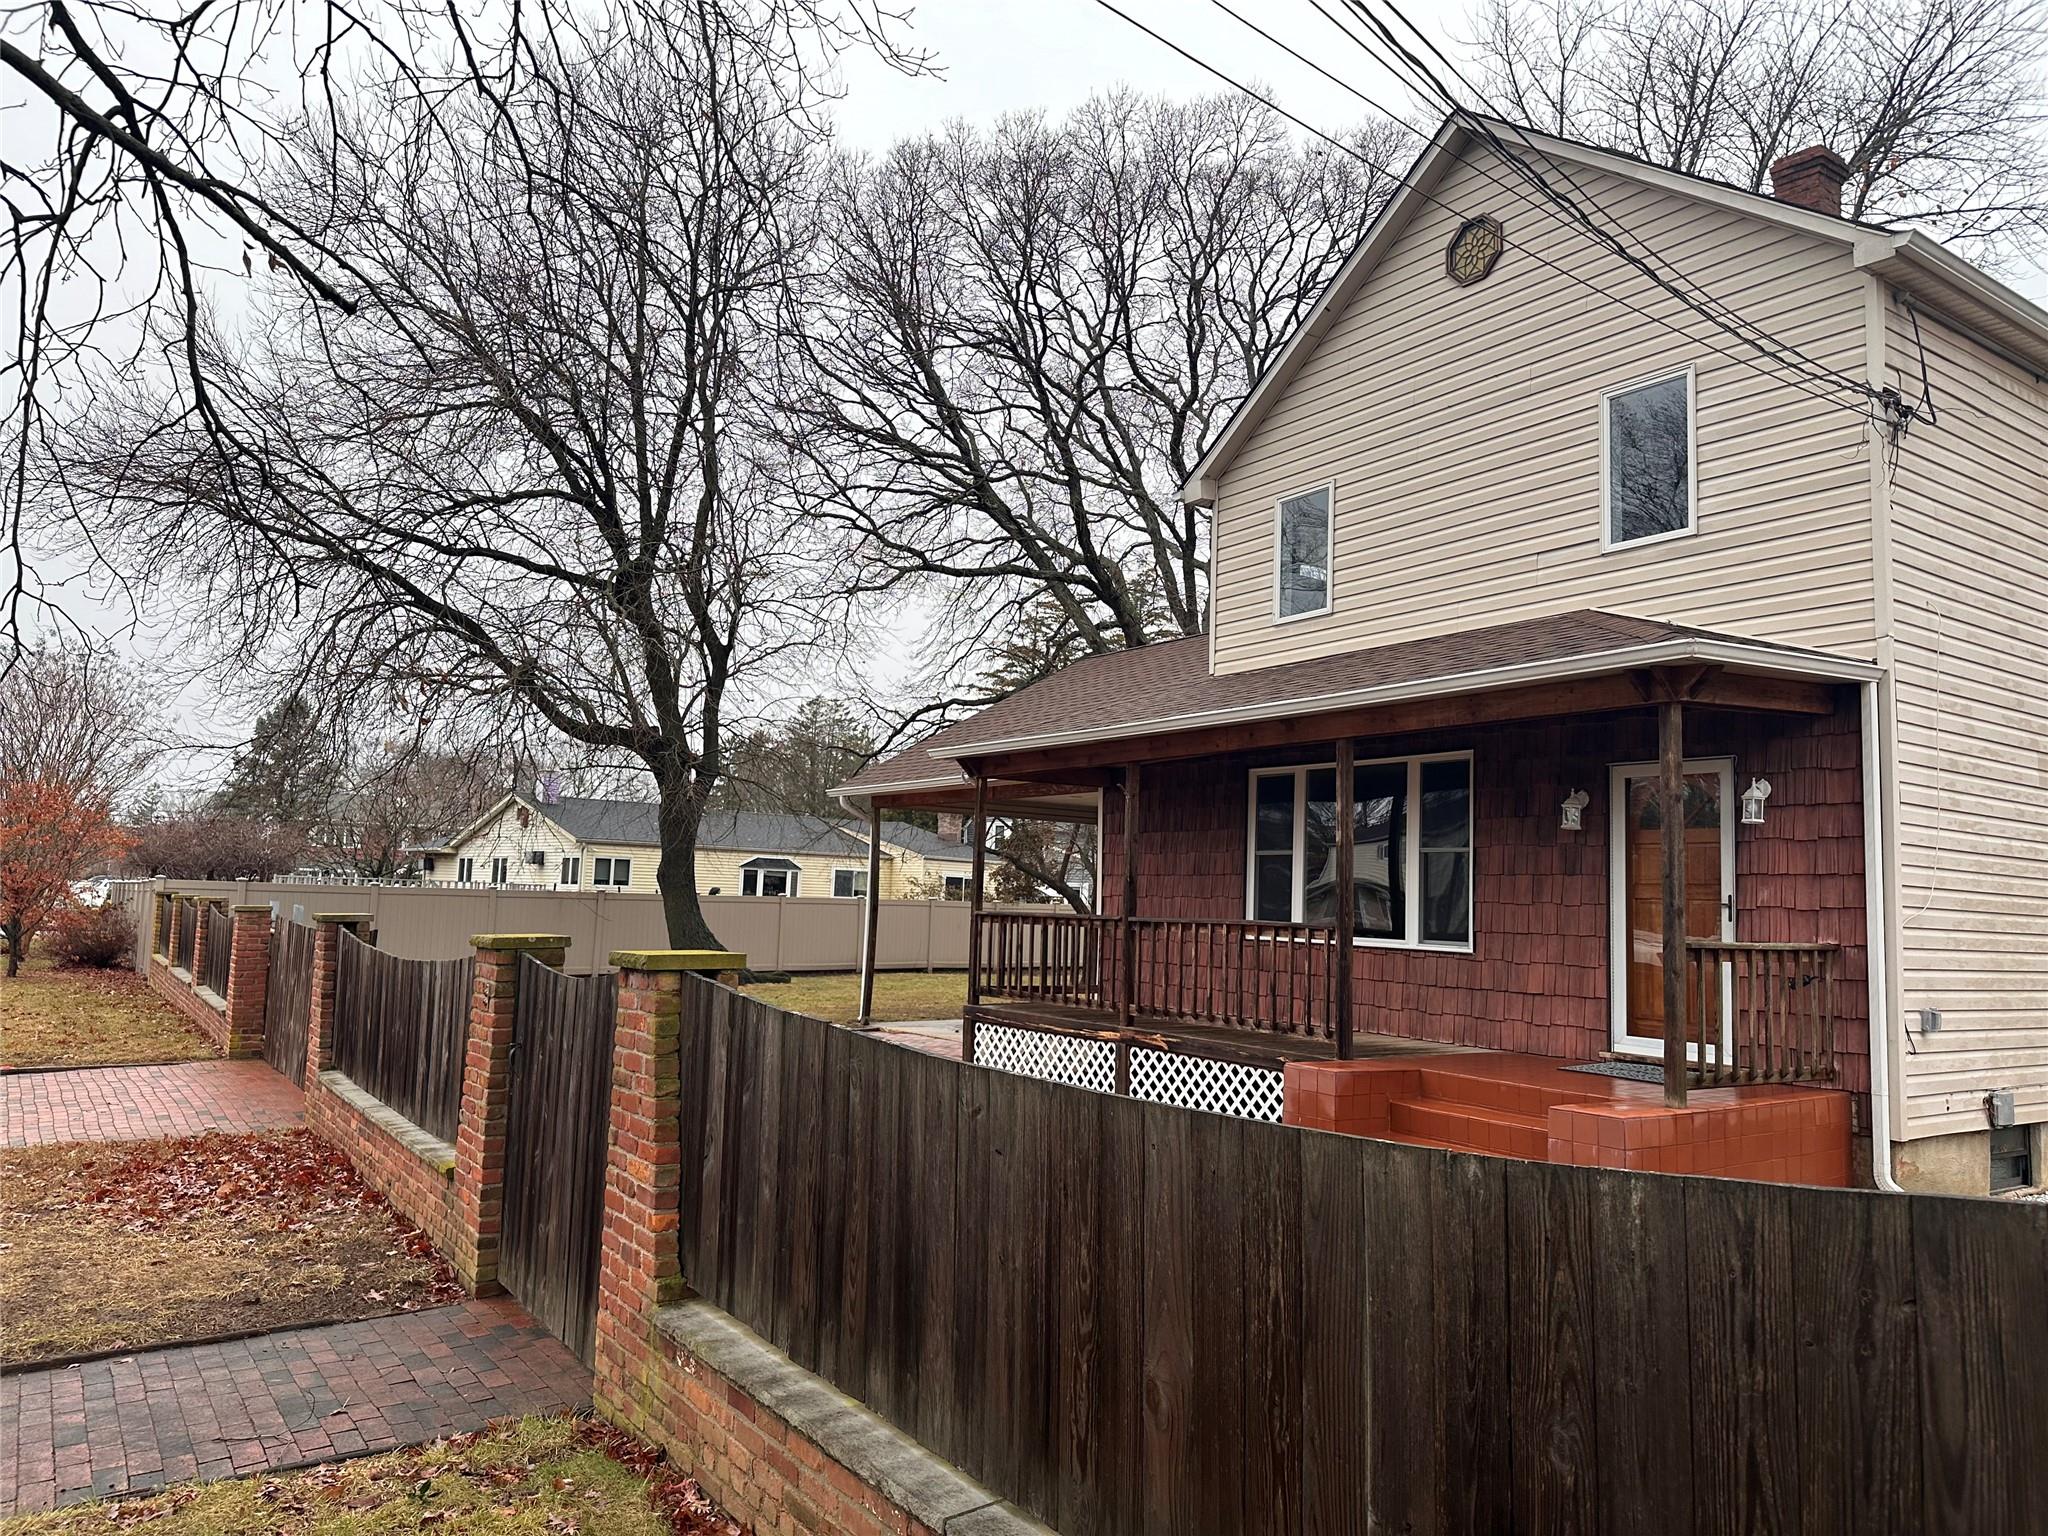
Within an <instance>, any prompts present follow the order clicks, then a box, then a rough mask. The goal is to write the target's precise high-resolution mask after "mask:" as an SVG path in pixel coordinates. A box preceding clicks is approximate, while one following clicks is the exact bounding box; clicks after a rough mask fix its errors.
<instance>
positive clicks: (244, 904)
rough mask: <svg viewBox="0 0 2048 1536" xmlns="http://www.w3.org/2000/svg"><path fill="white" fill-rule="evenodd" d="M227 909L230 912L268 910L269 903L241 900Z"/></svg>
mask: <svg viewBox="0 0 2048 1536" xmlns="http://www.w3.org/2000/svg"><path fill="white" fill-rule="evenodd" d="M228 910H229V911H230V912H268V911H269V910H270V903H269V902H267V901H241V902H237V903H235V905H233V906H232V907H229V908H228Z"/></svg>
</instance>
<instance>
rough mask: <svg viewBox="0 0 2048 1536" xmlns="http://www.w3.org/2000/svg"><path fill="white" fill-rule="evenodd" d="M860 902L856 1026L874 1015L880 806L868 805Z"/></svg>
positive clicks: (879, 900)
mask: <svg viewBox="0 0 2048 1536" xmlns="http://www.w3.org/2000/svg"><path fill="white" fill-rule="evenodd" d="M866 896H867V900H866V901H865V902H863V903H862V911H861V938H860V1017H859V1018H858V1019H857V1020H855V1022H856V1023H859V1024H867V1023H870V1022H872V1020H873V1017H874V1012H875V926H876V921H877V919H878V918H879V917H880V915H881V906H880V903H881V899H882V807H881V806H880V805H879V804H877V803H875V802H874V801H872V800H871V801H869V802H868V888H867V891H866Z"/></svg>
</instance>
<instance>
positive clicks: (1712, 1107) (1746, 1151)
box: [1285, 1051, 1849, 1185]
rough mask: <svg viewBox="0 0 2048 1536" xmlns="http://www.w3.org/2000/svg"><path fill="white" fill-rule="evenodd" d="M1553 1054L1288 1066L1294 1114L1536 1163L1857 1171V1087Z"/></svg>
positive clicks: (1792, 1174) (1811, 1176)
mask: <svg viewBox="0 0 2048 1536" xmlns="http://www.w3.org/2000/svg"><path fill="white" fill-rule="evenodd" d="M1566 1065H1568V1063H1565V1062H1560V1061H1558V1060H1556V1059H1554V1058H1551V1057H1547V1056H1522V1055H1516V1054H1513V1053H1510V1052H1506V1051H1467V1052H1460V1053H1457V1054H1446V1055H1441V1056H1435V1055H1428V1056H1408V1057H1397V1058H1394V1059H1390V1060H1385V1059H1383V1060H1365V1061H1342V1062H1339V1061H1297V1062H1290V1063H1288V1064H1287V1068H1286V1072H1287V1088H1286V1109H1285V1119H1286V1121H1287V1123H1288V1124H1290V1125H1301V1126H1306V1127H1309V1128H1311V1129H1316V1130H1326V1131H1339V1132H1344V1133H1347V1134H1350V1135H1357V1136H1376V1137H1380V1138H1382V1139H1384V1140H1390V1141H1402V1142H1408V1143H1412V1144H1414V1145H1419V1146H1434V1147H1445V1148H1451V1149H1454V1150H1457V1151H1462V1152H1489V1153H1494V1154H1497V1155H1500V1156H1504V1157H1520V1158H1527V1159H1530V1160H1532V1161H1538V1162H1553V1163H1575V1164H1580V1165H1583V1166H1587V1167H1602V1168H1632V1169H1636V1170H1638V1171H1641V1172H1652V1173H1703V1174H1713V1175H1716V1176H1718V1177H1722V1178H1735V1179H1759V1180H1765V1181H1768V1182H1774V1183H1787V1184H1830V1185H1842V1184H1847V1183H1848V1182H1849V1096H1848V1095H1847V1094H1846V1093H1842V1092H1838V1091H1836V1090H1833V1089H1828V1088H1810V1087H1794V1086H1782V1085H1776V1084H1769V1085H1766V1084H1755V1085H1745V1086H1742V1087H1733V1088H1702V1089H1694V1090H1693V1092H1692V1093H1691V1094H1690V1095H1689V1096H1688V1100H1687V1103H1686V1107H1685V1108H1683V1109H1673V1108H1671V1107H1669V1106H1667V1105H1666V1104H1665V1103H1664V1089H1663V1087H1662V1085H1661V1084H1657V1083H1639V1082H1632V1081H1630V1080H1628V1079H1625V1078H1614V1077H1602V1076H1598V1075H1596V1074H1593V1073H1587V1072H1567V1071H1565V1070H1563V1069H1564V1067H1565V1066H1566Z"/></svg>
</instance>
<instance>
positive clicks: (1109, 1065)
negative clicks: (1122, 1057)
mask: <svg viewBox="0 0 2048 1536" xmlns="http://www.w3.org/2000/svg"><path fill="white" fill-rule="evenodd" d="M974 1064H975V1065H976V1066H978V1067H994V1068H996V1069H997V1070H998V1071H1000V1072H1015V1073H1016V1074H1017V1075H1018V1076H1019V1077H1037V1078H1043V1079H1044V1080H1045V1081H1047V1082H1049V1083H1065V1084H1066V1085H1067V1086H1068V1087H1070V1088H1089V1089H1093V1090H1094V1091H1095V1092H1096V1093H1115V1092H1116V1047H1115V1046H1113V1045H1111V1044H1110V1043H1109V1042H1108V1041H1107V1040H1078V1039H1075V1038H1074V1037H1073V1036H1072V1035H1048V1034H1043V1033H1041V1032H1040V1031H1038V1030H1035V1029H1011V1028H1010V1027H1009V1026H1008V1025H1005V1024H977V1025H975V1026H974Z"/></svg>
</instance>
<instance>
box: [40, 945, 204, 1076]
mask: <svg viewBox="0 0 2048 1536" xmlns="http://www.w3.org/2000/svg"><path fill="white" fill-rule="evenodd" d="M219 1054H220V1053H219V1052H218V1051H216V1050H214V1048H213V1047H212V1046H211V1045H209V1044H208V1043H207V1041H206V1037H205V1036H204V1035H202V1034H200V1033H199V1031H198V1030H196V1029H194V1028H193V1027H192V1026H191V1025H190V1024H189V1023H187V1022H186V1020H185V1018H184V1016H183V1015H181V1014H180V1013H179V1012H178V1011H177V1010H176V1009H175V1008H173V1007H171V1005H170V1004H168V1003H166V1002H165V1001H164V1000H163V999H162V998H160V997H158V996H157V995H156V994H155V993H154V992H152V991H150V990H149V983H148V982H146V981H144V980H143V979H142V978H141V977H140V976H138V975H136V974H135V973H134V972H133V971H90V970H59V969H57V968H56V967H55V966H53V965H52V964H50V962H49V961H48V960H47V959H44V958H43V957H41V956H33V955H32V956H31V957H30V959H29V962H28V964H27V966H26V967H24V969H23V971H22V973H21V974H20V975H19V976H16V977H14V978H13V979H12V980H8V979H6V978H0V1066H5V1067H90V1066H104V1065H107V1064H109V1063H114V1062H123V1063H125V1062H143V1061H152V1062H160V1061H206V1060H210V1059H212V1058H214V1057H216V1056H218V1055H219Z"/></svg>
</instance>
